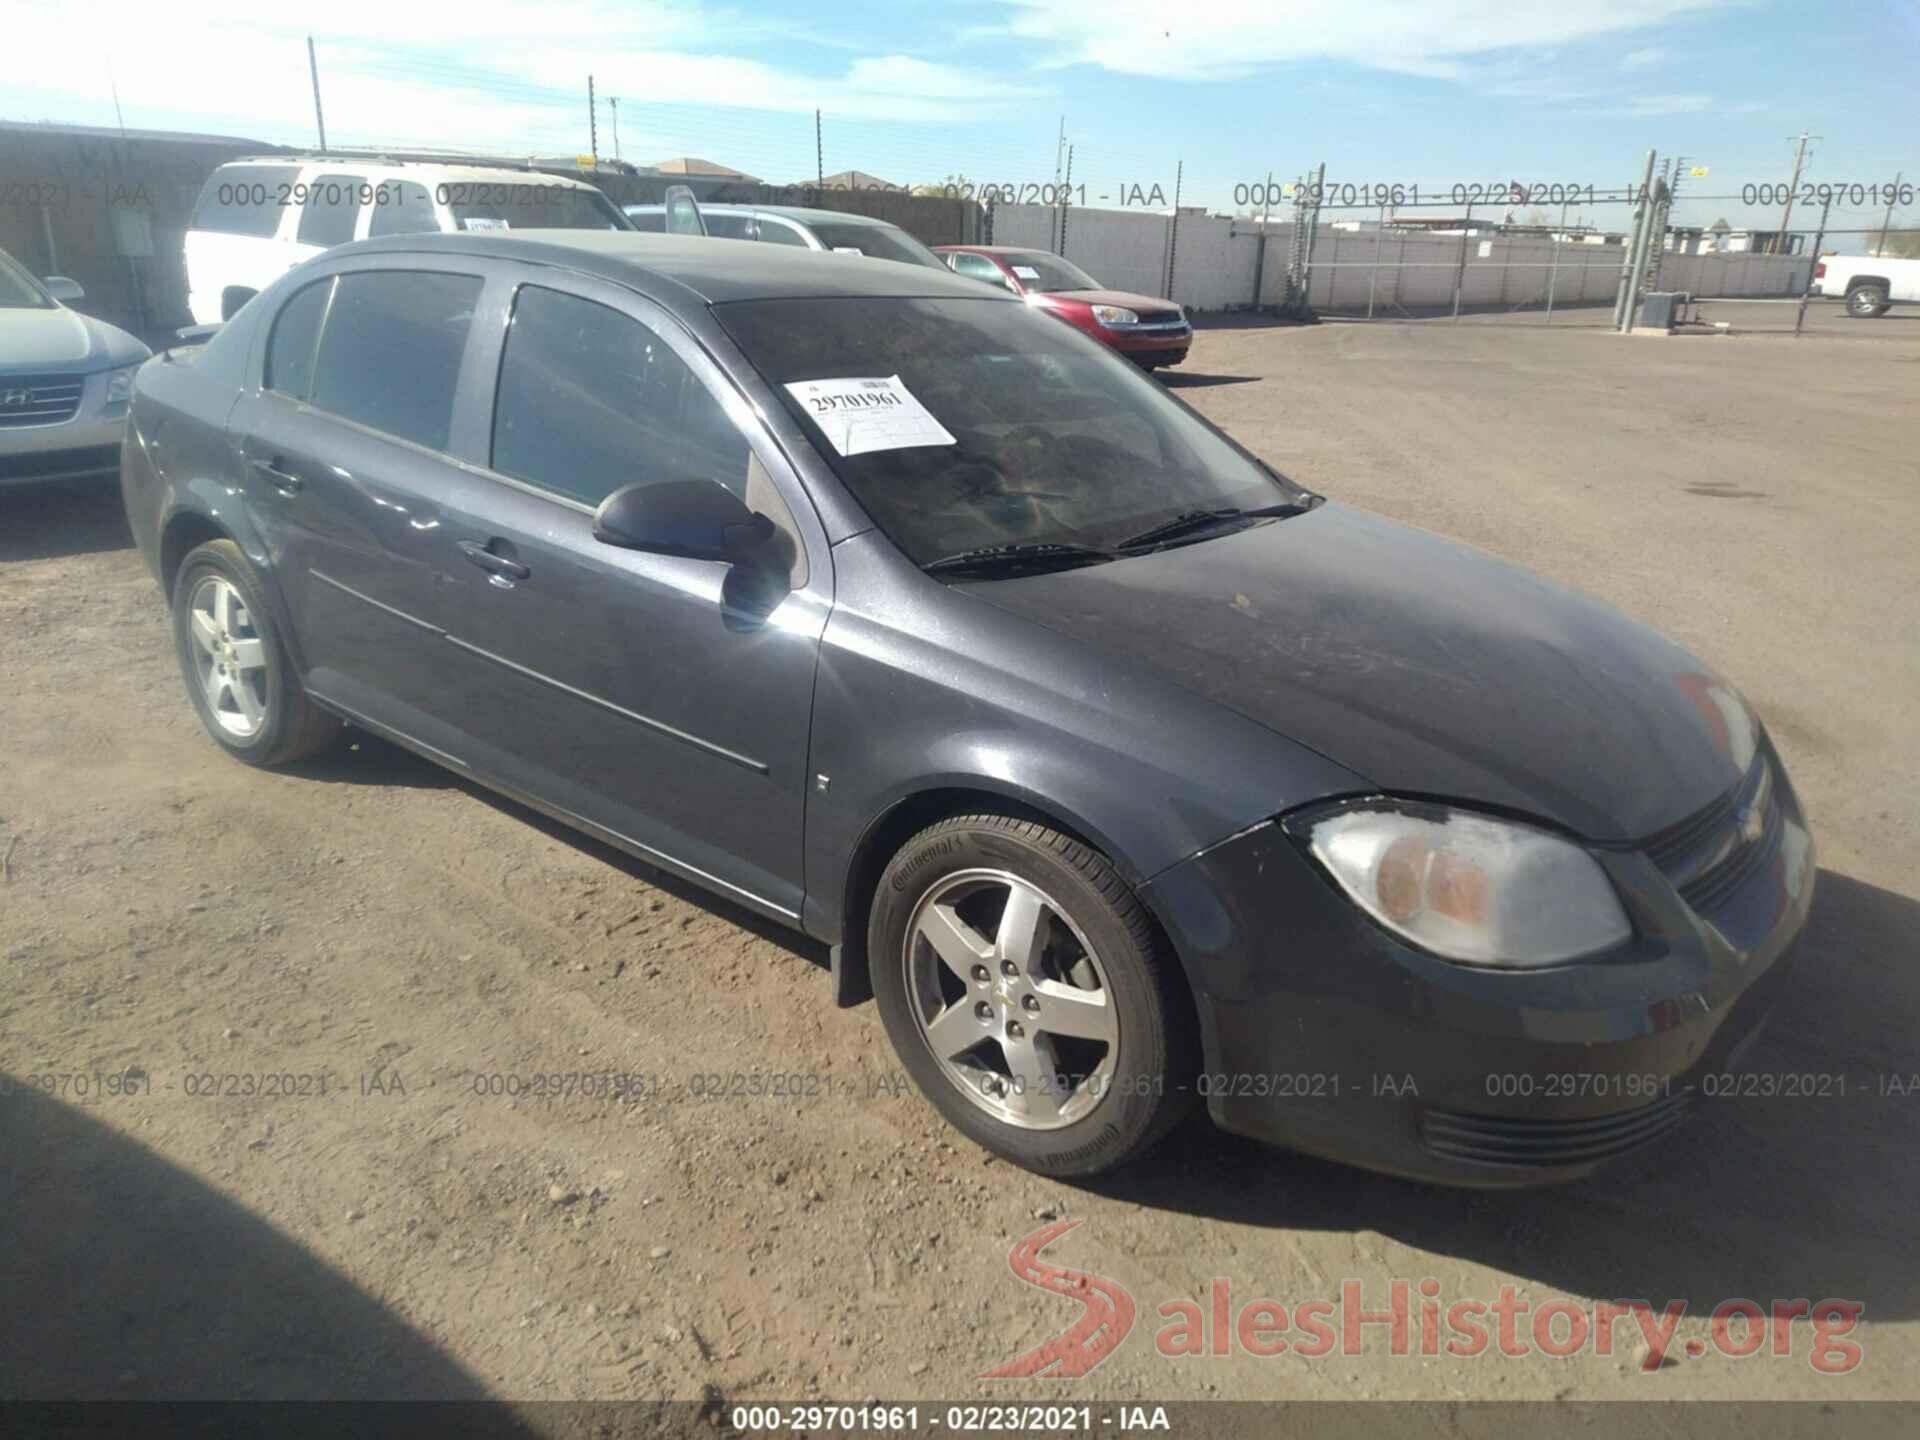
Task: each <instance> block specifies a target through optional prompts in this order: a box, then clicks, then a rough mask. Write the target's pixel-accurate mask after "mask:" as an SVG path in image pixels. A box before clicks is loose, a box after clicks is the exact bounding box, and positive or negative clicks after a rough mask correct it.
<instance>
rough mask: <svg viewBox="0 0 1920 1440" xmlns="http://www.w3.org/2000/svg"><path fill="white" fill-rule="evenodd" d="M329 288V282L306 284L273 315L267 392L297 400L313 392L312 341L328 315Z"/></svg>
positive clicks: (269, 342) (330, 281)
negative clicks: (275, 392)
mask: <svg viewBox="0 0 1920 1440" xmlns="http://www.w3.org/2000/svg"><path fill="white" fill-rule="evenodd" d="M332 289H333V281H332V280H331V279H327V280H322V281H320V282H319V283H318V284H315V285H309V286H307V288H306V289H304V290H302V291H300V292H299V293H298V294H296V295H295V296H294V297H293V298H292V299H291V300H289V301H287V303H286V304H284V305H282V306H281V307H280V313H279V314H278V315H276V316H274V319H273V335H272V337H271V338H270V339H269V340H268V341H267V375H266V384H267V388H268V389H269V390H278V391H279V392H280V393H281V394H282V395H291V396H293V397H294V398H295V399H296V400H304V399H306V398H307V396H308V395H309V394H310V393H312V390H313V350H314V342H315V341H316V340H318V339H319V338H320V321H321V320H322V319H323V318H324V317H325V315H326V313H327V295H328V294H329V292H331V291H332Z"/></svg>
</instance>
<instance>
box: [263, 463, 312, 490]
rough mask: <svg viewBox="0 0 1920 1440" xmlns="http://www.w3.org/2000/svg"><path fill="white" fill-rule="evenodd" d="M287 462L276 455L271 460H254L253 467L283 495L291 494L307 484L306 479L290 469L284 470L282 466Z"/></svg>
mask: <svg viewBox="0 0 1920 1440" xmlns="http://www.w3.org/2000/svg"><path fill="white" fill-rule="evenodd" d="M285 463H286V462H285V461H283V460H281V458H280V457H279V456H278V455H276V456H274V457H273V459H271V460H256V461H254V462H253V468H254V470H255V472H256V473H258V474H259V475H261V476H262V477H264V478H265V480H266V482H267V483H268V484H269V485H271V486H273V488H274V489H276V490H278V491H279V492H280V493H281V494H282V495H291V494H293V493H294V492H296V491H297V490H299V489H300V487H301V486H302V485H304V484H306V481H304V480H302V479H301V478H300V477H299V476H298V475H295V474H293V473H292V472H290V471H287V470H282V469H281V468H280V466H281V465H283V464H285Z"/></svg>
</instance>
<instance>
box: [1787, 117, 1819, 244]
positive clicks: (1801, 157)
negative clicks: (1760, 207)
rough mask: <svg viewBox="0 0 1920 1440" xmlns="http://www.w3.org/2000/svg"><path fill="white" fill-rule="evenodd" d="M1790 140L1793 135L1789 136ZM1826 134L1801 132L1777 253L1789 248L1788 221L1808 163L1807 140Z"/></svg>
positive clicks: (1794, 155) (1789, 182) (1795, 152)
mask: <svg viewBox="0 0 1920 1440" xmlns="http://www.w3.org/2000/svg"><path fill="white" fill-rule="evenodd" d="M1787 138H1788V139H1789V140H1791V139H1793V136H1791V135H1789V136H1788V137H1787ZM1826 138H1827V137H1826V136H1824V135H1809V134H1807V132H1806V131H1804V130H1802V131H1801V132H1800V143H1799V146H1798V147H1797V148H1796V149H1795V150H1794V152H1793V179H1791V180H1789V181H1788V182H1787V208H1786V209H1785V210H1783V211H1782V212H1781V213H1780V248H1779V250H1778V252H1777V253H1779V254H1782V255H1784V254H1785V253H1786V249H1787V222H1788V221H1789V220H1791V219H1793V195H1794V192H1795V191H1796V190H1798V189H1799V188H1800V169H1801V167H1802V166H1804V165H1805V164H1806V163H1807V141H1809V140H1824V139H1826Z"/></svg>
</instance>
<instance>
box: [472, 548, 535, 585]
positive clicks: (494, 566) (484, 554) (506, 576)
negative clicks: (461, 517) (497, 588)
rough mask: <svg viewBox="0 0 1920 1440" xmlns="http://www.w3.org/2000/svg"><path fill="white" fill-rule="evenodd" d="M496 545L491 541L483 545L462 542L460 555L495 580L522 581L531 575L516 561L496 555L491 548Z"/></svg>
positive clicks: (530, 572)
mask: <svg viewBox="0 0 1920 1440" xmlns="http://www.w3.org/2000/svg"><path fill="white" fill-rule="evenodd" d="M498 543H500V542H498V541H493V540H489V541H487V542H486V543H485V544H482V543H481V542H480V541H478V540H462V541H461V542H460V553H461V554H462V555H465V556H466V557H467V559H469V560H471V561H472V562H473V563H474V564H476V565H478V566H479V567H480V568H481V569H482V570H484V571H486V572H487V573H488V574H489V575H492V576H494V577H495V578H496V579H500V580H524V579H526V578H527V577H528V576H529V575H531V574H532V573H533V572H532V571H531V570H529V569H528V568H527V567H526V566H524V565H522V564H521V563H520V562H519V561H518V560H515V559H513V558H511V557H510V556H506V555H501V554H498V553H496V552H495V551H494V550H493V549H492V548H491V547H492V546H493V545H495V544H498Z"/></svg>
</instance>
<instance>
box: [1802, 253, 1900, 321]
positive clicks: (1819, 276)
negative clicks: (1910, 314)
mask: <svg viewBox="0 0 1920 1440" xmlns="http://www.w3.org/2000/svg"><path fill="white" fill-rule="evenodd" d="M1813 293H1814V294H1815V295H1843V296H1845V297H1846V301H1847V313H1848V314H1849V315H1857V316H1859V317H1860V318H1861V319H1863V320H1866V319H1871V318H1873V317H1874V316H1876V315H1884V314H1886V313H1887V310H1888V309H1889V307H1891V306H1892V305H1893V304H1895V303H1896V302H1897V301H1903V300H1920V260H1895V259H1893V258H1892V257H1891V256H1881V255H1822V256H1821V257H1820V258H1819V259H1818V260H1816V261H1815V262H1814V265H1813Z"/></svg>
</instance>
